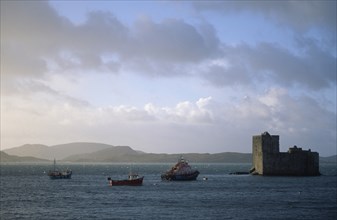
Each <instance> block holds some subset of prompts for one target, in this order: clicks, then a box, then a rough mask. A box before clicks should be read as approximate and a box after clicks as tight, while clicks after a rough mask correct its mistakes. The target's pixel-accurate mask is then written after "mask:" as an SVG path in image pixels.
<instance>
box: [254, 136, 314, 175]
mask: <svg viewBox="0 0 337 220" xmlns="http://www.w3.org/2000/svg"><path fill="white" fill-rule="evenodd" d="M279 149H280V146H279V136H278V135H270V134H269V133H268V132H264V133H262V134H261V135H256V136H253V168H252V173H253V174H258V175H294V176H316V175H320V173H319V154H318V153H317V152H311V150H310V149H309V150H302V148H299V147H297V146H296V145H295V146H294V147H291V148H289V150H288V152H280V150H279Z"/></svg>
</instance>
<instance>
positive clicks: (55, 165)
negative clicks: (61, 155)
mask: <svg viewBox="0 0 337 220" xmlns="http://www.w3.org/2000/svg"><path fill="white" fill-rule="evenodd" d="M55 170H56V160H55V158H54V171H55Z"/></svg>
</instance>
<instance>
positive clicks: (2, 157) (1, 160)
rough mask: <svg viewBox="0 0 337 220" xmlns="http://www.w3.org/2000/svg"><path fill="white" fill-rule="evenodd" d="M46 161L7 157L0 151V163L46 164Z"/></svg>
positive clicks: (32, 158)
mask: <svg viewBox="0 0 337 220" xmlns="http://www.w3.org/2000/svg"><path fill="white" fill-rule="evenodd" d="M47 161H48V160H45V159H40V158H35V157H19V156H13V155H8V154H6V153H5V152H3V151H0V163H8V162H47Z"/></svg>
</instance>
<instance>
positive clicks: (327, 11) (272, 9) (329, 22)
mask: <svg viewBox="0 0 337 220" xmlns="http://www.w3.org/2000/svg"><path fill="white" fill-rule="evenodd" d="M193 5H194V8H195V9H197V10H198V11H214V12H218V13H221V14H224V13H236V12H253V13H256V14H261V15H262V16H264V17H265V18H266V19H271V20H274V22H276V23H278V24H281V25H284V26H285V27H292V28H293V29H295V30H297V31H301V32H303V31H306V30H308V29H310V28H312V27H317V26H318V27H324V28H328V29H329V30H330V31H331V30H332V31H335V29H336V20H337V19H336V1H276V2H275V1H225V2H221V1H217V2H206V1H196V2H193Z"/></svg>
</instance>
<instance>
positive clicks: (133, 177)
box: [108, 173, 144, 186]
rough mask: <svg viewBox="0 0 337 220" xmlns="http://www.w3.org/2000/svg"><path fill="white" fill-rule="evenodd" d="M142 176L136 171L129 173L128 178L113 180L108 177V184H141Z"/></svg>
mask: <svg viewBox="0 0 337 220" xmlns="http://www.w3.org/2000/svg"><path fill="white" fill-rule="evenodd" d="M143 179H144V176H141V177H140V176H139V175H138V174H136V173H129V175H128V179H124V180H114V179H111V177H108V181H109V185H110V186H141V185H142V184H143Z"/></svg>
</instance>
